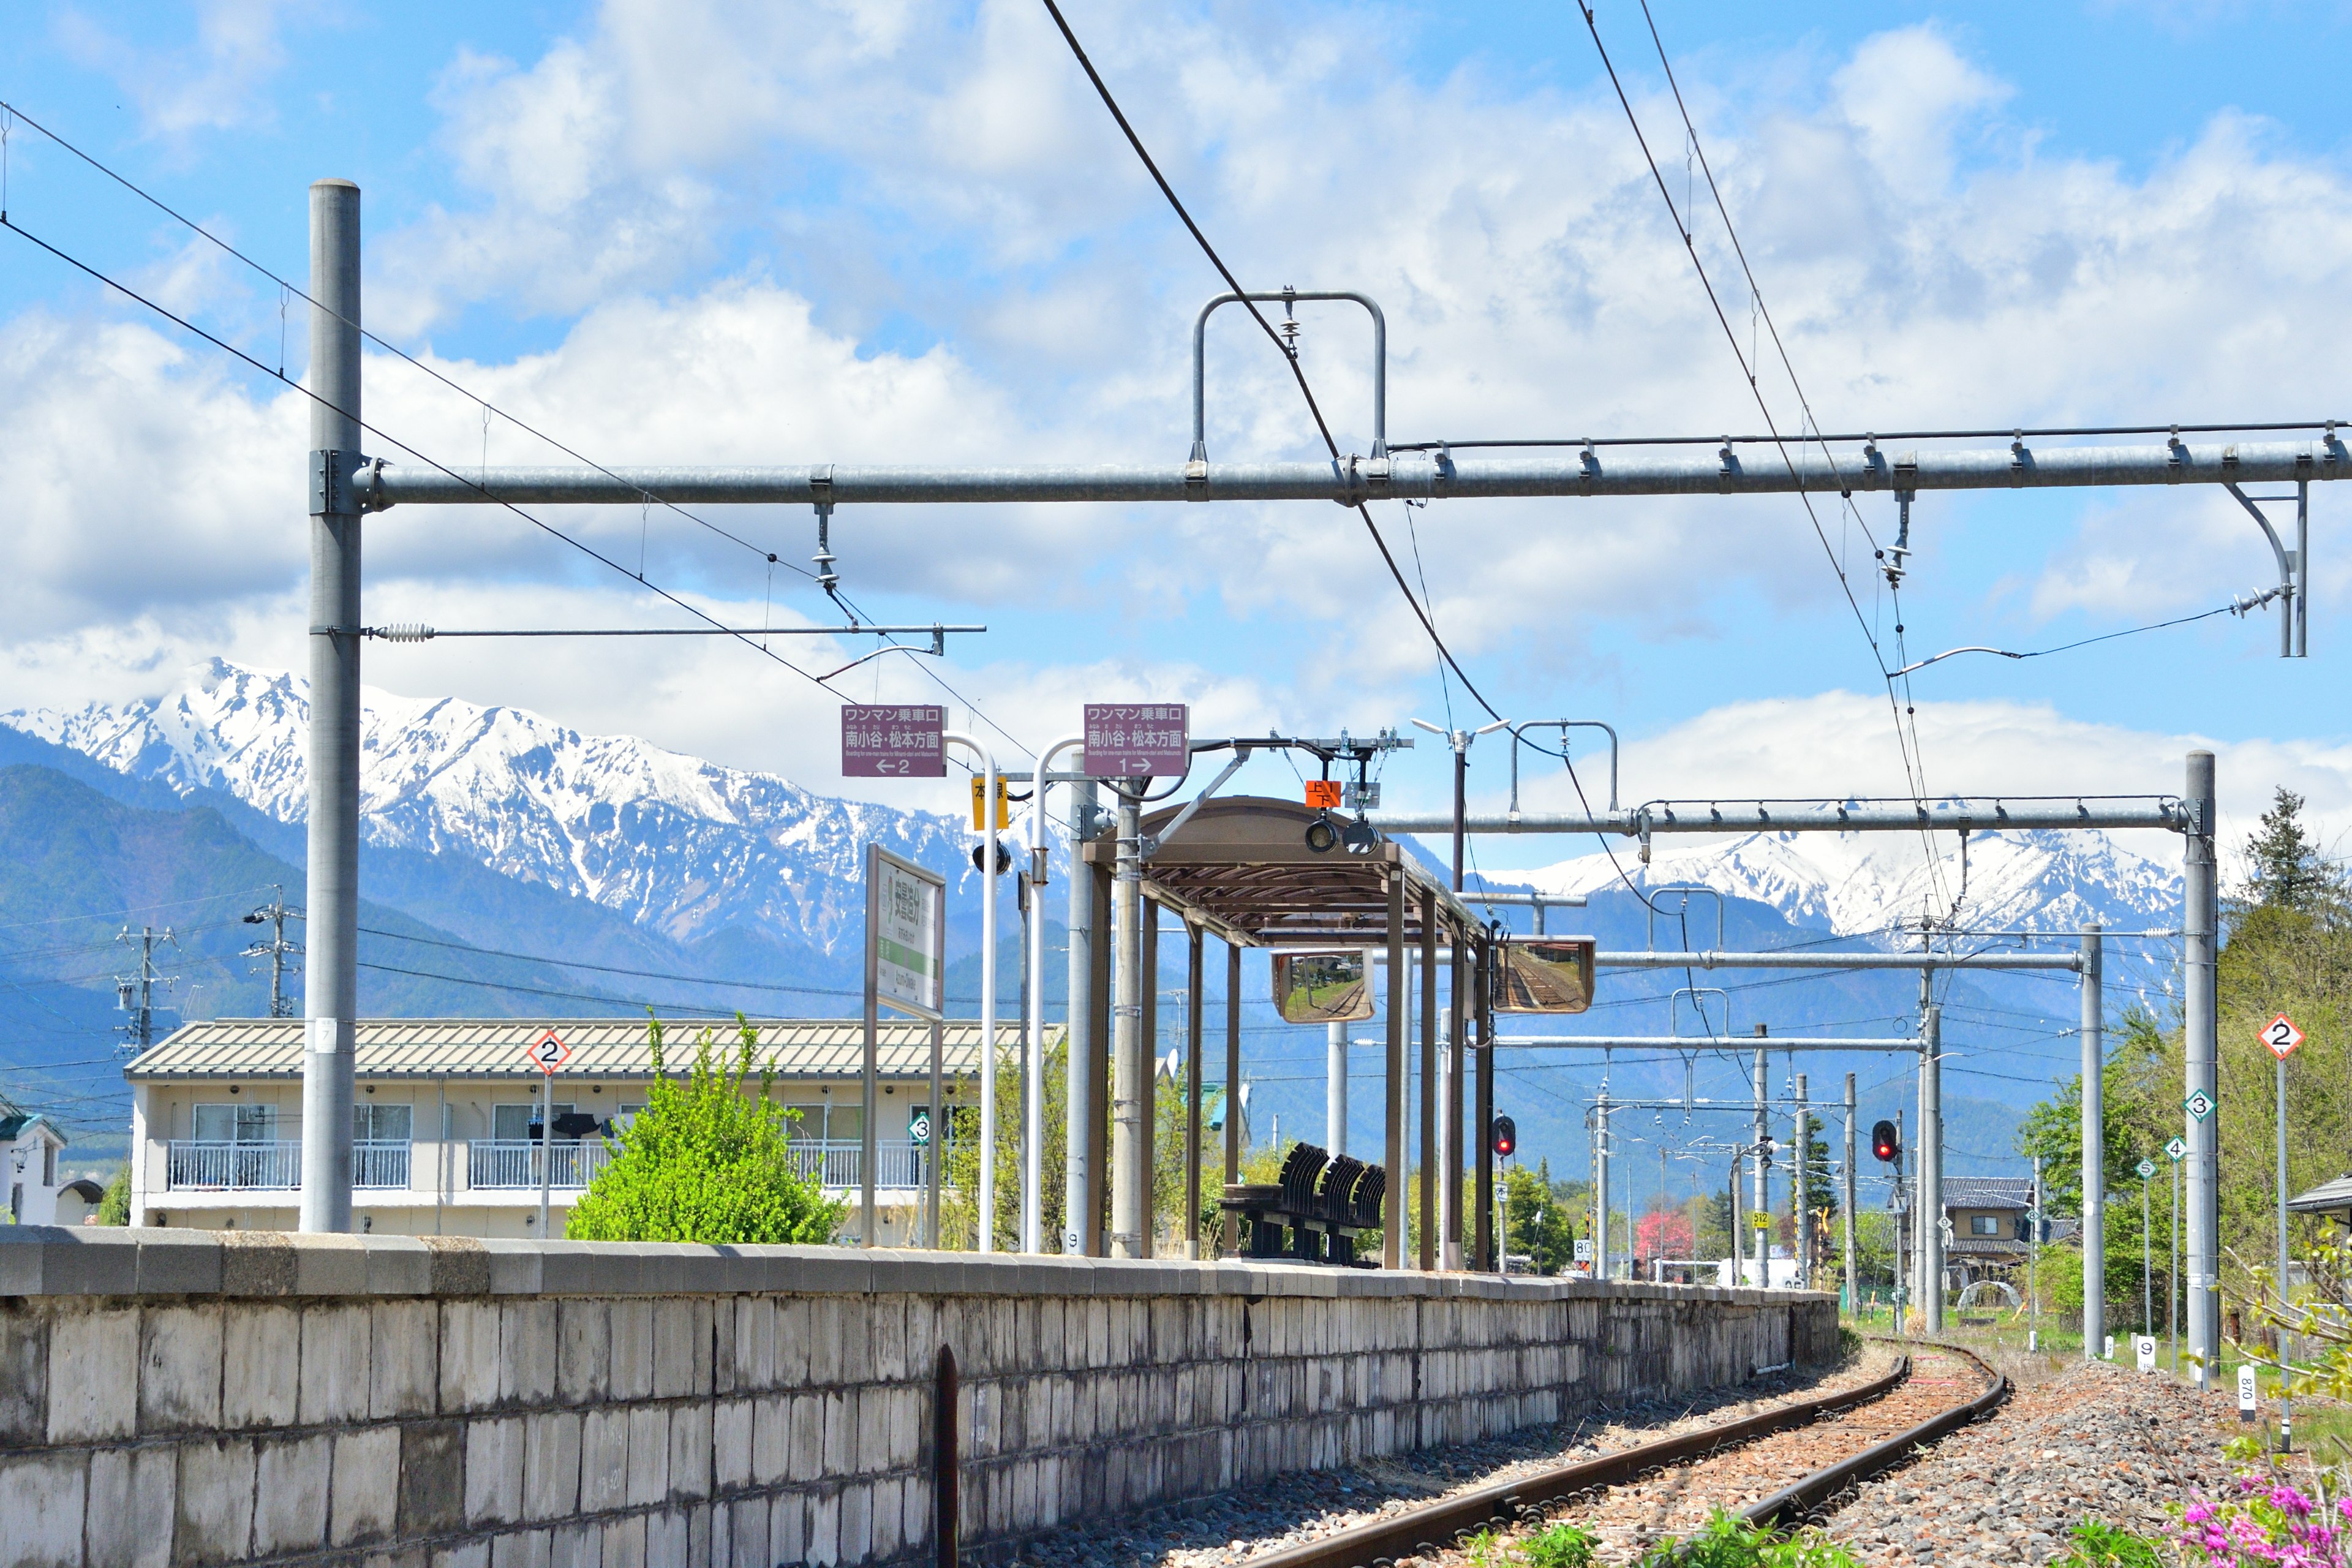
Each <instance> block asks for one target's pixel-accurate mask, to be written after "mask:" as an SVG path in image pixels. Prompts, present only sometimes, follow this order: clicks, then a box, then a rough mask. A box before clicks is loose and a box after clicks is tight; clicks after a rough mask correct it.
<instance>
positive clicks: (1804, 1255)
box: [1790, 1073, 1813, 1290]
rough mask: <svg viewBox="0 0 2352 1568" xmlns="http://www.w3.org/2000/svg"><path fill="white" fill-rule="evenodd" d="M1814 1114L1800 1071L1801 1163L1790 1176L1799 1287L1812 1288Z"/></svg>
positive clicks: (1799, 1158)
mask: <svg viewBox="0 0 2352 1568" xmlns="http://www.w3.org/2000/svg"><path fill="white" fill-rule="evenodd" d="M1812 1152H1813V1117H1812V1110H1811V1107H1810V1106H1808V1105H1807V1104H1806V1103H1805V1075H1804V1074H1803V1073H1799V1074H1797V1163H1796V1173H1795V1174H1794V1175H1793V1176H1792V1177H1791V1178H1790V1179H1791V1180H1792V1181H1794V1182H1795V1183H1796V1188H1795V1192H1796V1204H1797V1288H1798V1289H1801V1290H1803V1289H1811V1286H1812V1283H1813V1278H1812V1274H1813V1268H1812V1265H1813V1215H1812V1198H1813V1184H1812V1176H1813V1173H1812V1172H1811V1170H1810V1169H1808V1168H1807V1167H1809V1166H1810V1165H1811V1163H1812Z"/></svg>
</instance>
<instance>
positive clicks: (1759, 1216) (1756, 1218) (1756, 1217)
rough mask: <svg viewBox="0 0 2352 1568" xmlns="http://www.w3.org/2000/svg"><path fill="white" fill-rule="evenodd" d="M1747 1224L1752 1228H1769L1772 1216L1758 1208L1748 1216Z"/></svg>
mask: <svg viewBox="0 0 2352 1568" xmlns="http://www.w3.org/2000/svg"><path fill="white" fill-rule="evenodd" d="M1748 1227H1749V1228H1750V1229H1753V1230H1769V1229H1771V1228H1772V1216H1771V1215H1769V1214H1766V1213H1765V1212H1764V1211H1763V1210H1761V1209H1759V1210H1757V1211H1756V1212H1755V1213H1754V1214H1751V1215H1748Z"/></svg>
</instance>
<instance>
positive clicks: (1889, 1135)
mask: <svg viewBox="0 0 2352 1568" xmlns="http://www.w3.org/2000/svg"><path fill="white" fill-rule="evenodd" d="M1870 1152H1872V1153H1874V1154H1875V1155H1877V1156H1878V1157H1879V1159H1880V1160H1882V1161H1884V1162H1885V1163H1887V1164H1890V1165H1891V1164H1893V1163H1895V1161H1897V1160H1900V1159H1901V1158H1903V1140H1902V1139H1901V1138H1899V1137H1897V1136H1896V1135H1895V1123H1893V1122H1892V1121H1874V1122H1872V1123H1871V1125H1870Z"/></svg>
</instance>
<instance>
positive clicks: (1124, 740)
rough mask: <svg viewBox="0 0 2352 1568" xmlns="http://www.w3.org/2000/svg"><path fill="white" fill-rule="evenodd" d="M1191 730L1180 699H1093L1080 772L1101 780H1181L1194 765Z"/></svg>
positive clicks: (1088, 712) (1089, 711)
mask: <svg viewBox="0 0 2352 1568" xmlns="http://www.w3.org/2000/svg"><path fill="white" fill-rule="evenodd" d="M1191 766H1192V713H1191V710H1190V709H1189V708H1188V707H1187V706H1186V705H1185V704H1183V703H1181V702H1143V703H1137V702H1089V703H1087V749H1086V753H1085V755H1084V757H1083V758H1082V759H1081V761H1080V763H1079V771H1080V772H1081V773H1085V774H1086V775H1087V777H1088V778H1097V779H1133V778H1163V779H1173V778H1181V777H1183V776H1184V773H1185V772H1186V770H1188V769H1189V768H1191Z"/></svg>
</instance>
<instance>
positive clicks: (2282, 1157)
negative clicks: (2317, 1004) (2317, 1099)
mask: <svg viewBox="0 0 2352 1568" xmlns="http://www.w3.org/2000/svg"><path fill="white" fill-rule="evenodd" d="M2301 1044H2303V1031H2302V1030H2301V1029H2298V1028H2296V1027H2295V1026H2294V1019H2292V1018H2290V1017H2288V1016H2286V1015H2285V1014H2284V1013H2281V1014H2278V1015H2277V1016H2274V1017H2273V1018H2272V1019H2271V1021H2270V1022H2269V1023H2267V1024H2264V1025H2263V1045H2265V1046H2268V1047H2270V1052H2271V1055H2273V1057H2276V1058H2278V1064H2277V1066H2278V1075H2277V1080H2276V1083H2275V1085H2274V1086H2273V1092H2274V1093H2275V1095H2276V1097H2277V1098H2276V1100H2274V1101H2273V1103H2274V1104H2275V1105H2276V1107H2277V1110H2278V1279H2277V1280H2276V1285H2277V1289H2278V1305H2279V1318H2280V1320H2281V1321H2280V1323H2279V1361H2280V1363H2281V1366H2280V1373H2279V1452H2280V1453H2282V1454H2284V1453H2289V1452H2292V1451H2293V1449H2294V1413H2293V1412H2292V1411H2291V1410H2289V1408H2288V1407H2287V1395H2286V1373H2285V1363H2287V1362H2288V1360H2289V1359H2290V1357H2289V1349H2288V1345H2287V1328H2286V1323H2285V1321H2284V1319H2285V1317H2286V1311H2287V1288H2286V1287H2287V1269H2286V1263H2287V1260H2286V1058H2289V1057H2291V1056H2293V1055H2294V1048H2295V1047H2297V1046H2299V1045H2301Z"/></svg>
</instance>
